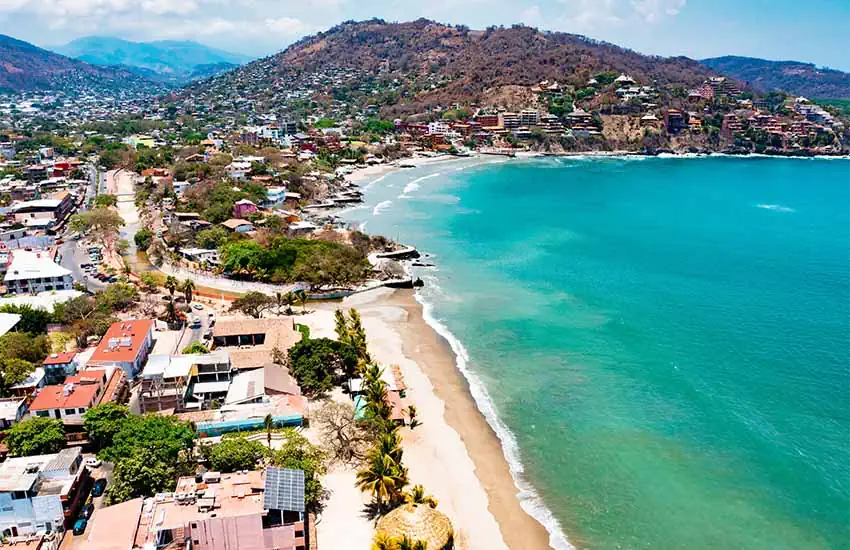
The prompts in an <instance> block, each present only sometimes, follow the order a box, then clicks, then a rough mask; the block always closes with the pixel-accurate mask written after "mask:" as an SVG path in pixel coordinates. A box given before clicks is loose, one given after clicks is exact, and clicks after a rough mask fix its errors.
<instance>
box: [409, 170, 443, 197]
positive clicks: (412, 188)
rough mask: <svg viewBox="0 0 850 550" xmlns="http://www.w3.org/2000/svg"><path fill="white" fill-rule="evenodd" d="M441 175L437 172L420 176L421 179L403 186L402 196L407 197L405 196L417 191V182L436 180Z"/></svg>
mask: <svg viewBox="0 0 850 550" xmlns="http://www.w3.org/2000/svg"><path fill="white" fill-rule="evenodd" d="M442 175H443V174H441V173H440V172H437V173H436V174H428V175H427V176H422V177H421V178H416V179H415V180H413V181H411V182H410V183H408V184H407V185H405V186H404V194H405V195H407V194H409V193H413V192H414V191H416V190H417V189H419V182H421V181H425V180H429V179H431V178H437V177H440V176H442Z"/></svg>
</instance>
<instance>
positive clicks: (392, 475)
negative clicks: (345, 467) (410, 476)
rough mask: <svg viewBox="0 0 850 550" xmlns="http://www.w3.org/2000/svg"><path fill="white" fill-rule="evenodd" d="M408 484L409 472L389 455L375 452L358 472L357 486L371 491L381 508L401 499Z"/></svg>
mask: <svg viewBox="0 0 850 550" xmlns="http://www.w3.org/2000/svg"><path fill="white" fill-rule="evenodd" d="M406 484H407V472H406V471H405V470H403V469H400V468H399V467H398V465H397V464H396V463H395V462H393V459H392V458H390V457H389V456H387V455H380V454H374V455H372V456H370V457H369V462H368V464H367V465H366V467H365V468H364V469H362V470H360V471H359V472H357V487H358V488H359V489H360V490H361V491H364V492H367V493H370V494H371V495H372V498H374V499H375V501H376V502H377V503H378V507H379V508H380V509H381V510H384V509H385V506H386V505H388V504H390V503H391V502H395V501H397V500H399V498H400V497H401V495H402V490H403V489H404V486H405V485H406Z"/></svg>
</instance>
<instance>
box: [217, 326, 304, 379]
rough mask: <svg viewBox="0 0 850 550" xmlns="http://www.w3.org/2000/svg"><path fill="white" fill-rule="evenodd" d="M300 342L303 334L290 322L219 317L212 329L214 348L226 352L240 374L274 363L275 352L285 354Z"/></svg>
mask: <svg viewBox="0 0 850 550" xmlns="http://www.w3.org/2000/svg"><path fill="white" fill-rule="evenodd" d="M299 341H301V333H300V332H298V331H297V330H295V329H294V328H293V326H292V321H291V320H288V319H228V318H219V319H218V320H217V321H216V324H215V326H214V327H213V347H214V349H216V350H219V349H226V350H227V351H228V353H230V360H231V362H232V364H233V368H235V369H237V370H240V371H241V370H245V369H249V368H259V367H262V366H264V365H266V364H268V363H272V362H273V361H272V359H273V357H272V350H274V349H275V348H277V349H278V350H280V352H282V353H286V352H287V351H288V350H289V348H291V347H292V346H294V345H295V344H296V343H298V342H299Z"/></svg>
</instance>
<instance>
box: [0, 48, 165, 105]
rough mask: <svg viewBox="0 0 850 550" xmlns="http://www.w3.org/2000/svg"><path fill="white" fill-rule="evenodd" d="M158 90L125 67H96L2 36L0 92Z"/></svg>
mask: <svg viewBox="0 0 850 550" xmlns="http://www.w3.org/2000/svg"><path fill="white" fill-rule="evenodd" d="M118 89H122V90H146V91H155V90H156V86H152V85H151V82H150V81H149V80H146V79H144V78H142V77H140V76H139V75H136V74H134V73H133V72H131V71H129V70H127V69H126V68H121V67H95V66H93V65H89V64H88V63H84V62H82V61H78V60H76V59H70V58H68V57H65V56H63V55H59V54H57V53H53V52H50V51H47V50H43V49H41V48H39V47H37V46H34V45H32V44H30V43H29V42H24V41H22V40H17V39H15V38H12V37H10V36H6V35H0V91H3V92H20V91H29V90H62V91H64V92H66V93H73V92H75V91H80V90H91V91H112V90H118Z"/></svg>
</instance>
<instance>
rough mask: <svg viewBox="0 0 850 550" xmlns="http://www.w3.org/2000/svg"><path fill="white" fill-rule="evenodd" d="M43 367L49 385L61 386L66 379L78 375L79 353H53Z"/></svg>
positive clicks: (46, 359) (45, 360)
mask: <svg viewBox="0 0 850 550" xmlns="http://www.w3.org/2000/svg"><path fill="white" fill-rule="evenodd" d="M41 366H42V367H43V368H44V375H45V377H46V379H47V383H48V384H61V383H62V382H64V381H65V377H67V376H73V375H75V374H77V353H76V352H73V351H70V352H67V353H51V354H50V355H48V356H47V357H46V358H45V359H44V362H43V363H42V364H41Z"/></svg>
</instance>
